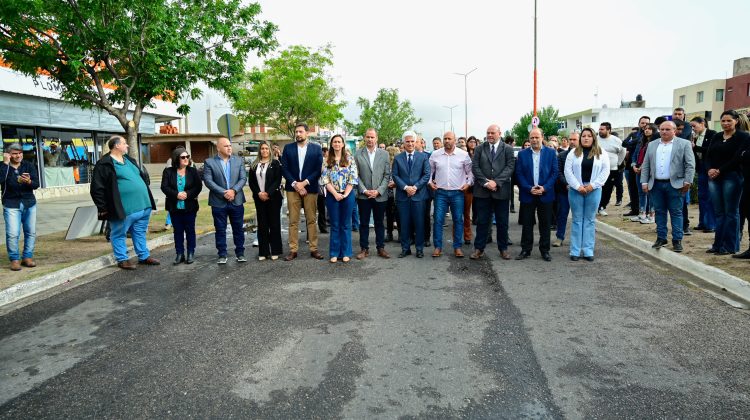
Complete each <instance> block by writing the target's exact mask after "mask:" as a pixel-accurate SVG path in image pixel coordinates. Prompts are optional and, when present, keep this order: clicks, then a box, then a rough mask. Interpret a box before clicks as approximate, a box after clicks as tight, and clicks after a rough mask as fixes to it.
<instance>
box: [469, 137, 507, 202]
mask: <svg viewBox="0 0 750 420" xmlns="http://www.w3.org/2000/svg"><path fill="white" fill-rule="evenodd" d="M515 167H516V158H515V156H514V155H513V147H511V146H508V145H507V144H505V143H503V142H501V141H498V142H497V143H496V145H495V159H494V160H493V159H492V153H491V150H490V143H489V142H484V143H482V144H481V145H479V146H477V148H476V149H474V157H473V158H472V159H471V172H472V174H473V175H474V197H477V198H489V197H492V198H495V199H498V200H509V199H510V189H511V188H513V185H512V183H511V177H512V176H513V171H514V170H515ZM490 180H494V181H495V183H496V184H497V186H498V188H497V191H490V190H489V189H487V188H485V187H484V184H486V183H487V182H489V181H490Z"/></svg>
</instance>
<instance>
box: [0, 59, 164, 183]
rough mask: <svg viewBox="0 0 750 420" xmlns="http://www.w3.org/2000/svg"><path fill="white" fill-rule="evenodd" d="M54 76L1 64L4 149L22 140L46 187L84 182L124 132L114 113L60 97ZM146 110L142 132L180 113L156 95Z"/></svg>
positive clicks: (0, 147) (0, 113) (150, 131)
mask: <svg viewBox="0 0 750 420" xmlns="http://www.w3.org/2000/svg"><path fill="white" fill-rule="evenodd" d="M60 91H61V89H60V87H59V86H57V85H56V84H55V83H54V82H53V81H52V79H50V78H49V77H46V76H39V77H38V78H37V79H33V78H30V77H27V76H24V75H22V74H20V73H17V72H15V71H13V70H10V69H8V68H4V67H0V140H2V141H0V151H4V150H5V148H6V147H8V146H9V145H10V144H12V143H21V144H22V146H23V150H24V160H26V161H28V162H30V163H32V164H34V165H35V166H36V167H37V169H38V171H39V178H40V182H41V185H42V188H55V187H71V186H76V185H82V186H84V185H86V184H88V183H89V182H90V180H91V172H92V171H93V169H94V165H95V164H96V161H97V160H98V159H99V157H100V156H101V155H102V153H106V146H105V143H106V140H107V139H108V138H109V137H110V136H111V135H112V134H123V130H122V126H121V125H120V123H119V122H118V121H117V119H115V118H114V117H113V116H111V115H109V114H108V113H106V112H104V111H102V110H100V109H82V108H79V107H77V106H75V105H72V104H70V103H68V102H64V101H61V100H60V99H59V97H60ZM155 102H156V106H155V107H154V108H148V109H147V110H146V111H144V113H143V116H142V118H141V123H140V127H139V139H140V135H141V134H153V133H155V132H156V124H157V123H161V122H166V121H171V120H174V119H177V118H179V114H178V113H177V107H176V105H174V104H171V103H168V102H162V101H155Z"/></svg>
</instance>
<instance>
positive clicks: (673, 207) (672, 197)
mask: <svg viewBox="0 0 750 420" xmlns="http://www.w3.org/2000/svg"><path fill="white" fill-rule="evenodd" d="M649 195H650V197H651V200H652V201H653V203H654V210H655V212H656V237H657V238H659V239H664V240H666V239H667V212H669V220H670V222H671V223H672V240H673V241H681V240H682V222H683V221H682V205H683V203H684V200H685V198H684V194H682V193H681V192H680V190H678V189H677V188H674V187H673V186H672V184H671V183H670V182H669V181H654V188H653V189H652V190H651V191H649Z"/></svg>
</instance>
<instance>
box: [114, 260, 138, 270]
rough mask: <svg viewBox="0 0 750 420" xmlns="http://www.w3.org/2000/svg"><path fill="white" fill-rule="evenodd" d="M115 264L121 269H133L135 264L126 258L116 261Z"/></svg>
mask: <svg viewBox="0 0 750 420" xmlns="http://www.w3.org/2000/svg"><path fill="white" fill-rule="evenodd" d="M117 266H118V267H120V268H122V269H123V270H135V264H133V263H131V262H130V261H128V260H125V261H120V262H118V263H117Z"/></svg>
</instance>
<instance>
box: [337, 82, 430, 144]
mask: <svg viewBox="0 0 750 420" xmlns="http://www.w3.org/2000/svg"><path fill="white" fill-rule="evenodd" d="M357 105H358V106H359V107H360V108H361V109H362V112H361V113H360V115H359V122H357V123H352V122H349V121H346V122H345V123H344V125H345V126H346V129H347V131H348V132H350V133H351V134H354V135H356V136H364V135H365V130H367V129H368V128H374V129H375V130H377V131H378V138H379V139H380V141H381V142H382V143H385V144H392V143H393V141H394V140H395V139H399V138H401V135H402V134H403V133H404V131H406V130H410V129H412V128H413V127H414V126H415V125H416V124H419V123H420V122H422V119H421V118H417V117H416V116H414V109H413V108H412V107H411V102H409V101H408V100H404V101H403V102H402V101H400V100H399V98H398V89H380V90H379V91H378V95H377V96H376V97H375V100H374V101H373V102H372V103H370V101H369V100H368V99H366V98H361V97H360V98H359V99H357Z"/></svg>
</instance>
